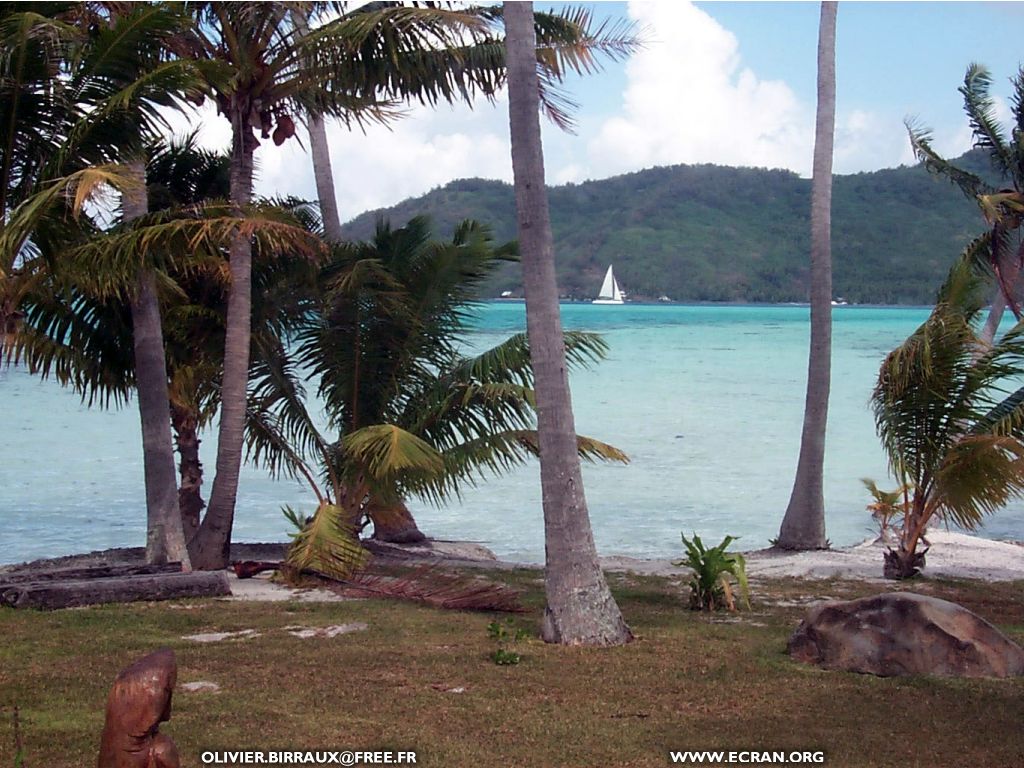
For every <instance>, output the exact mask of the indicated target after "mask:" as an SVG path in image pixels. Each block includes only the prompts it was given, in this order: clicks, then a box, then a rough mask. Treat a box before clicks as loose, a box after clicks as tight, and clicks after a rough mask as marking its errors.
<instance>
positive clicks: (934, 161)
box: [904, 118, 994, 200]
mask: <svg viewBox="0 0 1024 768" xmlns="http://www.w3.org/2000/svg"><path fill="white" fill-rule="evenodd" d="M904 125H905V126H906V128H907V135H908V136H909V137H910V146H911V149H913V151H914V156H915V157H916V158H917V160H918V162H920V163H921V164H922V165H923V166H924V167H925V170H927V171H928V172H929V173H933V174H935V175H936V176H944V177H945V178H947V179H949V181H950V182H951V183H952V184H955V185H956V186H957V187H959V188H960V191H962V192H963V193H964V194H965V195H966V196H967V197H969V198H970V199H972V200H974V199H975V198H976V197H977V196H978V195H980V194H987V193H990V192H993V191H994V190H993V189H992V187H991V186H990V185H989V184H987V183H986V182H985V181H984V180H983V179H982V178H981V177H980V176H978V175H977V174H974V173H971V172H970V171H965V170H964V169H962V168H959V167H957V166H956V165H953V163H951V162H949V161H948V160H947V159H946V158H944V157H942V155H940V154H939V153H938V152H936V151H935V149H934V148H933V147H932V132H931V131H930V130H928V129H927V128H924V127H923V126H921V125H920V124H919V123H917V122H916V121H915V120H913V119H912V118H907V119H906V120H904Z"/></svg>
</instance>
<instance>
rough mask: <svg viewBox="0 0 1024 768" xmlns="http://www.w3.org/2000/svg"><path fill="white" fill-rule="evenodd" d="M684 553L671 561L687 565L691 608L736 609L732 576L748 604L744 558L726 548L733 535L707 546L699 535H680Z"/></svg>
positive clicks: (747, 604) (732, 540) (675, 563)
mask: <svg viewBox="0 0 1024 768" xmlns="http://www.w3.org/2000/svg"><path fill="white" fill-rule="evenodd" d="M682 539H683V547H684V548H685V549H686V557H685V558H683V559H682V560H677V561H675V562H674V563H673V565H675V566H678V567H686V568H690V569H691V570H692V571H693V577H692V578H691V579H690V608H691V609H692V610H695V611H716V610H718V609H719V608H728V609H729V610H730V611H735V610H736V600H735V598H734V596H733V588H732V579H735V580H736V583H737V584H738V585H739V588H740V592H741V594H742V596H743V602H744V604H745V605H746V606H747V607H748V608H749V607H750V589H749V586H748V584H747V561H746V559H744V557H743V555H742V554H740V553H739V552H727V551H726V550H728V548H729V545H730V544H732V543H733V542H734V541H736V537H735V536H726V537H725V538H724V539H722V543H721V544H719V545H718V546H717V547H711V548H707V547H705V546H704V543H703V542H702V541H701V540H700V536H698V535H697V534H694V535H693V539H692V540H690V539H687V538H686V536H685V535H682Z"/></svg>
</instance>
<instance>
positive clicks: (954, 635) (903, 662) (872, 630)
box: [789, 592, 1024, 677]
mask: <svg viewBox="0 0 1024 768" xmlns="http://www.w3.org/2000/svg"><path fill="white" fill-rule="evenodd" d="M789 654H790V656H792V657H793V658H794V659H795V660H797V661H801V662H804V663H807V664H816V665H818V666H820V667H824V668H825V669H838V670H845V671H848V672H862V673H867V674H871V675H879V676H881V677H892V676H896V675H940V676H945V677H1013V676H1017V675H1024V649H1021V647H1020V646H1019V645H1017V644H1016V643H1014V642H1013V641H1012V640H1010V639H1009V638H1007V637H1006V636H1005V635H1004V634H1002V633H1001V632H1000V631H999V630H998V629H996V628H995V627H993V626H992V625H991V624H989V623H988V622H987V621H985V620H984V619H982V618H980V617H979V616H976V615H975V614H973V613H971V612H970V611H968V610H967V609H966V608H964V607H962V606H959V605H957V604H956V603H950V602H948V601H946V600H939V599H938V598H934V597H927V596H925V595H918V594H914V593H912V592H893V593H887V594H882V595H875V596H873V597H864V598H861V599H859V600H849V601H841V602H829V603H823V604H820V605H817V606H815V607H813V608H812V609H811V610H810V611H809V612H808V613H807V616H806V618H805V619H804V620H803V621H802V622H801V624H800V626H799V627H797V630H796V632H794V633H793V636H792V637H791V638H790V639H789Z"/></svg>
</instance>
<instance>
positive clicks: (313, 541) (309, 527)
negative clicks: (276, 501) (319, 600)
mask: <svg viewBox="0 0 1024 768" xmlns="http://www.w3.org/2000/svg"><path fill="white" fill-rule="evenodd" d="M288 511H289V512H291V514H290V516H289V519H291V520H292V521H293V522H295V521H297V520H298V516H297V515H296V513H295V512H294V511H293V510H288ZM286 516H287V512H286ZM289 535H290V536H291V537H292V543H291V545H290V546H289V547H288V554H287V555H286V556H285V564H286V565H287V566H289V567H290V568H291V569H293V570H294V572H295V573H302V572H303V571H313V572H314V573H319V574H321V575H323V576H327V577H328V578H331V579H347V578H349V577H351V576H352V574H354V573H355V572H357V571H359V570H360V569H362V568H364V567H365V566H366V563H367V562H368V560H369V558H370V553H369V552H367V551H366V549H364V548H363V546H362V545H361V544H360V543H359V539H358V537H357V536H356V534H355V529H354V528H353V527H352V526H351V525H350V524H348V523H347V522H346V521H345V519H344V512H343V510H342V509H341V507H338V506H335V505H333V504H321V505H320V506H319V507H318V508H317V510H316V513H315V514H314V515H313V518H312V520H310V521H308V522H307V523H305V525H303V527H302V530H300V531H299V532H298V533H293V534H289Z"/></svg>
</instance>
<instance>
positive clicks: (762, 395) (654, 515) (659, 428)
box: [0, 302, 1024, 563]
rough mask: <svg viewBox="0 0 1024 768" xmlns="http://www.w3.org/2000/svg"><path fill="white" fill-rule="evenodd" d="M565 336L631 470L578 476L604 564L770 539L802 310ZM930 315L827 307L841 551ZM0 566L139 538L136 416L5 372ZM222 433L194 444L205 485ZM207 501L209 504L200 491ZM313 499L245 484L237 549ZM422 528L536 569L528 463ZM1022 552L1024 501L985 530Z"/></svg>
mask: <svg viewBox="0 0 1024 768" xmlns="http://www.w3.org/2000/svg"><path fill="white" fill-rule="evenodd" d="M562 313H563V322H564V324H565V326H566V328H571V329H578V330H589V331H596V332H599V333H601V334H603V335H604V337H605V339H606V341H607V342H608V345H609V348H610V349H609V355H608V359H607V360H605V361H604V362H602V363H601V364H599V365H597V366H596V367H594V368H593V369H591V370H586V371H579V372H577V373H575V374H574V375H573V377H572V389H573V403H574V409H575V413H576V421H577V429H578V431H579V432H581V433H583V434H587V435H590V436H592V437H596V438H599V439H601V440H604V441H606V442H610V443H613V444H614V445H616V446H618V447H619V448H622V449H623V450H624V451H626V453H627V454H629V456H630V458H631V462H630V464H629V465H626V466H619V465H585V466H584V480H585V486H586V493H587V499H588V504H589V507H590V514H591V519H592V521H593V526H594V534H595V539H596V541H597V545H598V548H599V550H600V551H601V553H602V554H625V555H632V556H637V557H669V556H675V555H677V554H678V553H679V549H680V544H679V534H680V532H685V533H687V535H689V534H690V533H691V532H694V531H695V532H697V533H698V534H700V535H701V536H702V537H704V538H705V539H712V540H717V539H720V538H721V537H722V536H724V535H725V534H733V535H738V536H740V537H741V539H740V542H739V545H738V546H740V547H742V548H743V549H754V548H758V547H762V546H765V545H767V544H768V542H769V539H770V538H771V537H773V536H775V535H776V534H777V532H778V526H779V523H780V522H781V519H782V515H783V512H784V511H785V507H786V502H787V500H788V498H789V492H790V489H791V484H792V481H793V474H794V471H795V468H796V460H797V453H798V450H799V440H800V428H801V421H802V417H803V401H804V386H805V381H806V375H807V370H806V369H807V345H808V333H809V326H808V314H809V310H808V308H807V307H806V306H788V305H787V306H763V305H758V306H734V305H726V306H723V305H697V306H687V305H629V304H627V305H625V306H621V307H616V306H592V305H589V304H566V305H563V307H562ZM927 315H928V309H925V308H906V307H898V308H877V307H845V306H844V307H837V308H835V310H834V311H833V369H832V397H831V401H830V415H829V431H828V448H827V455H826V467H825V501H826V509H827V520H826V524H827V530H828V535H829V538H830V539H831V541H832V543H833V545H837V546H842V545H849V544H853V543H855V542H857V541H860V540H862V539H864V538H865V537H867V536H868V535H870V533H871V530H872V525H871V519H870V517H869V515H868V513H867V512H866V511H865V509H864V508H865V505H866V504H867V502H868V495H867V492H866V491H865V490H864V488H863V486H862V485H861V483H860V480H859V478H861V477H872V478H874V479H876V480H877V481H879V484H880V485H882V486H883V487H887V484H888V485H889V486H891V485H892V483H890V482H889V481H888V480H887V472H886V465H885V459H884V456H883V454H882V451H881V448H880V447H879V444H878V439H877V437H876V436H875V431H874V423H873V420H872V416H871V412H870V410H869V408H868V398H869V396H870V393H871V388H872V386H873V384H874V380H875V376H876V375H877V371H878V366H879V364H880V362H881V360H882V358H883V357H884V355H885V354H886V353H887V352H888V351H889V350H891V349H892V348H893V347H894V346H895V345H896V344H898V343H900V342H901V341H902V340H903V339H904V338H905V337H906V336H907V335H908V334H909V333H911V332H913V330H914V329H915V328H916V327H917V326H918V325H919V324H920V323H921V322H923V321H924V319H925V318H926V317H927ZM524 328H525V308H524V306H523V304H522V303H519V302H494V303H488V304H485V305H483V306H482V307H481V309H480V312H479V314H478V316H477V318H476V321H475V323H474V326H473V329H472V332H471V333H470V334H469V335H468V337H467V344H468V345H469V346H470V347H471V348H473V349H483V348H485V347H486V346H489V345H491V344H494V343H497V342H498V341H500V340H502V339H503V338H505V337H506V336H507V335H508V334H510V333H515V332H517V331H521V330H523V329H524ZM0 414H2V422H0V423H2V424H3V442H2V446H3V448H2V450H0V563H9V562H17V561H20V560H25V559H31V558H36V557H49V556H56V555H60V554H68V553H73V552H82V551H88V550H94V549H102V548H106V547H112V546H138V545H141V544H142V543H143V542H144V540H145V502H144V491H143V480H142V459H141V438H140V435H139V427H138V415H137V412H136V411H135V410H134V406H133V405H130V406H128V407H126V408H124V409H121V410H109V411H106V410H101V409H100V408H98V407H94V408H92V409H89V408H86V407H85V406H84V405H83V404H82V403H81V402H80V399H79V398H78V396H77V395H75V394H74V393H72V392H70V391H68V390H64V389H62V388H61V387H60V386H59V385H57V384H56V383H54V382H52V381H47V382H43V381H39V380H38V379H36V378H33V377H30V376H29V375H28V374H26V373H25V372H24V371H23V370H21V369H17V368H14V369H2V368H0ZM215 443H216V435H215V434H207V435H206V436H205V437H204V441H203V459H204V463H205V464H206V466H207V468H208V470H209V472H210V473H211V476H209V477H208V478H207V480H206V484H205V485H204V491H205V493H206V494H208V492H209V487H210V484H211V482H212V471H213V465H214V459H215V448H216V445H215ZM204 495H205V494H204ZM284 504H289V505H291V506H293V507H296V508H298V509H302V508H303V507H308V508H309V509H310V511H312V500H311V498H310V496H309V492H308V490H307V489H306V488H304V487H303V486H301V485H299V484H298V483H295V482H292V481H288V480H284V481H275V480H272V479H270V478H269V477H267V475H266V474H265V473H264V472H262V471H260V470H258V469H255V468H251V467H247V468H245V469H244V470H243V475H242V481H241V486H240V489H239V497H238V508H237V509H238V512H237V517H236V523H235V538H236V540H239V541H278V540H283V539H284V538H285V536H286V534H287V532H288V530H289V525H288V523H287V522H286V521H285V519H284V517H283V516H282V514H281V511H280V509H281V506H282V505H284ZM410 507H411V508H412V509H413V511H414V513H415V514H416V517H417V520H418V521H419V524H420V527H421V529H422V530H423V531H424V532H425V533H427V535H429V536H434V537H436V538H443V539H460V540H471V541H478V542H480V543H482V544H484V545H486V546H488V547H490V548H491V549H492V550H494V552H495V553H496V554H497V555H499V556H500V557H505V558H509V559H515V560H523V561H532V562H540V561H542V560H543V554H544V540H543V520H542V515H541V504H540V483H539V472H538V469H537V466H536V464H531V465H530V466H527V467H523V468H521V469H519V470H517V471H515V472H513V473H512V474H510V475H507V476H504V477H499V478H489V479H487V480H485V481H484V482H481V483H480V485H479V486H478V487H476V488H470V489H468V490H467V491H466V493H465V494H464V495H463V498H462V500H461V501H456V502H453V503H451V504H449V505H447V506H445V507H443V508H435V507H432V506H430V505H427V504H423V503H418V502H416V503H413V504H410ZM979 533H980V534H981V535H983V536H988V537H991V538H1005V539H1024V504H1021V503H1015V504H1013V505H1012V506H1010V507H1008V508H1007V509H1005V510H1002V511H1000V512H999V513H998V514H997V515H995V516H993V517H990V518H988V520H987V521H986V525H985V527H984V528H983V529H982V530H981V531H980V532H979Z"/></svg>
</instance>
